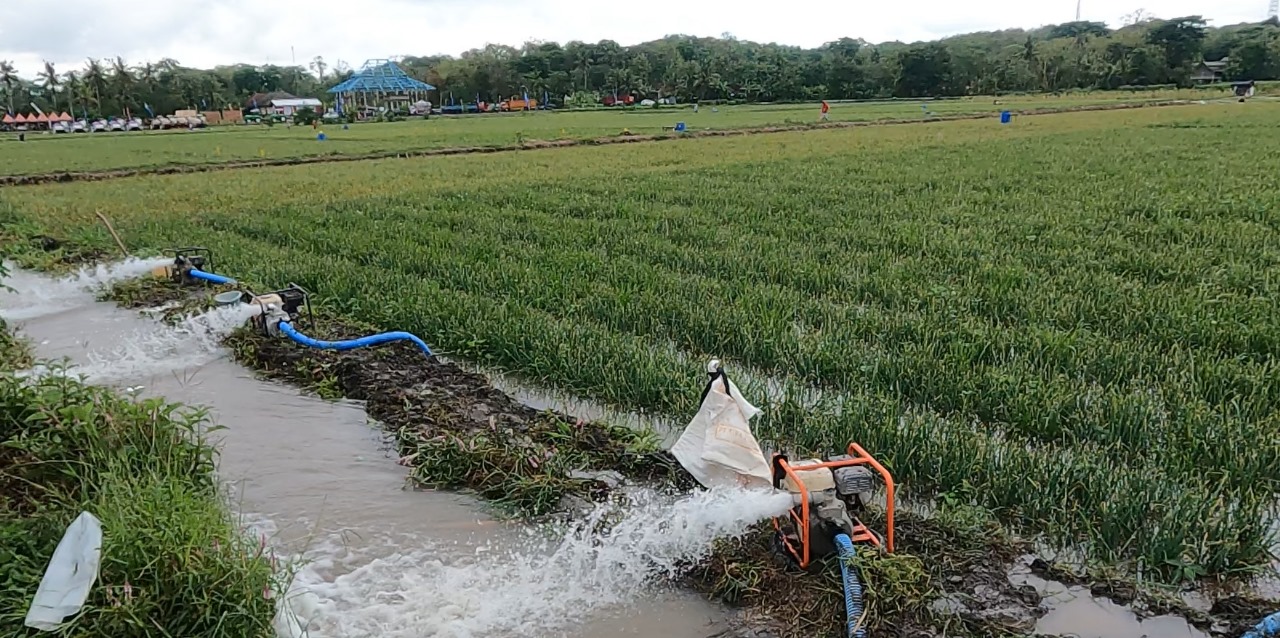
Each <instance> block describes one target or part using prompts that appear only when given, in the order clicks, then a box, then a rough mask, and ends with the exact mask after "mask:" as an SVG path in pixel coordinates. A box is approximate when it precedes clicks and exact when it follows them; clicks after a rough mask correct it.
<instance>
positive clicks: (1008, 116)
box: [1000, 111, 1013, 124]
mask: <svg viewBox="0 0 1280 638" xmlns="http://www.w3.org/2000/svg"><path fill="white" fill-rule="evenodd" d="M1011 121H1013V114H1012V113H1010V112H1008V111H1000V123H1001V124H1008V123H1009V122H1011Z"/></svg>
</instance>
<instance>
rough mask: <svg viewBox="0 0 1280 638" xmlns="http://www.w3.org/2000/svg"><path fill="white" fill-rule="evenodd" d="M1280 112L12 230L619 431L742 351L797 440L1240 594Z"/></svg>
mask: <svg viewBox="0 0 1280 638" xmlns="http://www.w3.org/2000/svg"><path fill="white" fill-rule="evenodd" d="M1276 108H1277V107H1276V106H1275V105H1272V104H1267V103H1250V104H1244V105H1239V104H1223V105H1205V106H1189V107H1186V108H1185V109H1182V108H1180V109H1168V110H1156V109H1143V110H1131V111H1123V112H1121V111H1115V112H1097V113H1078V114H1067V115H1054V116H1044V117H1039V118H1035V119H1027V120H1018V121H1016V123H1015V125H1011V126H1000V125H998V124H993V123H992V122H988V121H970V122H947V123H938V124H930V125H929V126H902V127H886V128H875V129H872V128H866V129H858V130H853V129H848V130H814V131H806V132H795V133H786V134H779V135H775V136H769V137H768V138H764V137H739V138H715V139H699V140H691V141H688V142H687V143H681V144H678V145H665V146H664V145H649V146H644V145H635V146H628V147H627V149H626V151H625V152H620V151H619V149H617V148H605V147H600V148H574V149H561V150H548V151H538V152H530V153H522V154H511V155H505V156H503V155H491V156H484V157H479V156H474V157H453V158H449V159H422V160H404V161H376V162H367V163H359V164H345V165H341V166H339V165H328V166H312V167H306V168H276V169H266V170H261V171H252V172H251V171H228V172H223V173H217V174H204V175H191V176H169V177H152V178H145V179H130V180H118V181H113V182H104V183H96V184H67V185H59V186H50V187H33V188H22V189H9V190H8V191H6V192H4V193H0V216H3V218H5V219H14V220H17V221H20V222H22V223H24V224H27V225H28V226H29V227H33V228H34V230H33V231H32V232H38V233H42V234H48V235H55V236H71V235H72V234H73V233H74V234H75V235H76V236H77V237H79V238H81V241H84V242H87V243H88V244H89V245H98V246H103V245H109V243H108V242H110V241H111V240H110V237H109V235H108V234H107V233H106V231H105V229H99V228H98V223H97V222H96V219H95V218H94V216H93V212H94V210H96V209H99V208H100V209H102V210H103V211H104V212H107V213H108V214H109V216H110V217H111V219H112V220H113V222H114V223H115V224H116V226H117V228H118V229H120V231H121V232H122V233H123V234H125V236H127V237H128V238H129V241H131V242H132V243H134V244H135V245H137V246H139V247H142V248H148V249H159V248H162V247H167V246H172V245H178V244H184V245H185V244H189V243H192V242H198V243H200V244H204V245H209V246H214V247H216V249H217V250H218V252H219V264H220V267H221V268H222V269H224V270H226V271H227V272H228V273H230V274H233V275H236V276H240V277H244V278H249V279H251V280H255V281H273V282H280V283H281V284H283V283H286V282H290V281H293V282H297V283H299V284H301V285H303V286H304V287H307V288H309V289H311V290H314V291H315V292H316V293H317V295H318V296H319V297H320V301H322V302H323V303H324V304H325V306H326V307H328V308H330V309H334V310H336V311H338V312H340V313H342V314H344V315H348V316H350V317H352V318H355V319H359V320H362V321H365V322H369V323H372V324H375V325H378V326H382V327H386V328H394V329H403V330H410V331H413V332H415V333H418V334H420V335H421V336H423V337H424V338H425V339H427V341H428V342H429V343H431V344H432V345H433V346H435V347H437V348H438V349H440V350H442V351H443V352H445V353H446V354H448V355H450V356H457V357H462V358H466V359H469V360H471V361H473V362H474V363H477V364H480V365H486V366H492V367H496V368H500V369H503V370H505V371H508V372H513V373H517V374H519V375H521V376H522V377H525V378H528V379H531V380H535V381H541V382H544V383H547V384H549V385H554V386H556V387H557V388H559V389H561V390H565V391H569V392H576V393H579V394H582V395H585V396H589V397H592V398H596V399H599V400H601V401H603V402H606V403H610V404H614V405H616V406H618V407H621V408H625V409H629V410H635V411H641V412H650V413H658V414H665V415H673V416H676V417H679V418H687V417H688V416H689V415H690V414H692V412H693V411H694V410H696V408H697V405H696V404H697V399H698V393H699V391H700V390H701V384H702V382H703V379H704V376H703V372H702V366H703V364H704V363H705V360H706V359H708V358H711V357H716V358H722V359H724V360H725V361H726V363H727V365H728V366H729V370H730V371H731V373H732V374H737V375H740V376H739V377H738V378H741V379H743V380H744V384H743V385H744V390H746V391H747V392H748V394H749V395H750V396H751V397H752V399H753V400H754V401H757V402H758V403H761V404H768V405H765V407H766V412H765V414H764V415H763V416H762V417H761V420H760V422H759V425H758V429H759V433H760V435H761V437H762V438H763V439H766V440H768V441H770V442H773V443H775V444H776V445H777V446H778V447H781V448H786V449H794V450H798V451H803V452H807V453H826V452H830V451H833V450H838V449H842V448H843V446H844V445H845V444H846V443H847V442H848V441H849V440H851V439H853V440H858V441H860V442H862V443H863V444H864V445H866V446H867V447H868V449H871V450H872V451H873V452H874V453H875V454H877V455H878V456H880V457H882V458H883V459H884V460H885V461H887V462H888V463H890V464H891V466H892V468H893V471H894V472H895V475H897V476H899V477H900V479H901V480H902V481H903V482H904V484H905V486H906V489H907V490H909V493H911V494H914V495H918V496H928V495H931V494H935V493H956V491H957V490H961V489H962V488H963V490H964V493H965V494H966V495H967V497H968V498H969V499H970V500H972V501H973V502H974V503H976V504H977V505H980V506H981V507H983V508H984V509H986V510H988V511H990V512H991V513H992V515H993V516H995V517H997V518H998V519H999V520H1001V521H1003V522H1004V523H1006V524H1008V525H1010V526H1012V527H1015V528H1017V529H1019V530H1022V531H1026V532H1033V533H1040V534H1043V535H1045V537H1046V538H1047V539H1049V540H1051V541H1053V542H1057V543H1059V544H1063V545H1071V546H1076V547H1079V548H1081V549H1082V550H1083V551H1084V552H1085V553H1086V554H1087V555H1089V556H1090V557H1093V558H1095V559H1098V560H1105V561H1110V562H1116V563H1124V564H1125V565H1127V566H1129V567H1131V568H1133V569H1136V568H1137V567H1138V566H1139V565H1140V566H1141V568H1142V569H1143V570H1144V572H1146V573H1150V574H1156V575H1159V576H1161V577H1163V578H1166V579H1169V580H1177V579H1180V578H1185V577H1186V576H1187V575H1188V574H1192V575H1199V574H1207V575H1216V576H1225V575H1232V574H1239V573H1244V572H1248V571H1250V570H1256V569H1258V568H1260V567H1262V566H1265V565H1267V564H1268V562H1269V560H1270V559H1271V557H1270V555H1269V553H1270V548H1271V542H1272V541H1273V539H1272V538H1271V533H1270V529H1271V528H1270V527H1269V526H1270V524H1271V523H1272V522H1273V521H1274V516H1275V511H1274V510H1275V508H1274V502H1275V497H1276V493H1277V490H1278V489H1280V477H1277V475H1276V473H1275V471H1274V468H1275V467H1277V463H1278V462H1280V416H1277V415H1280V383H1277V381H1276V380H1277V378H1280V376H1277V372H1278V371H1280V370H1278V366H1280V363H1278V362H1277V352H1280V322H1278V321H1277V316H1276V313H1275V299H1276V298H1277V293H1278V292H1280V291H1277V288H1276V286H1277V281H1278V280H1277V278H1276V277H1275V272H1276V268H1277V266H1280V252H1278V251H1277V248H1276V247H1277V246H1280V241H1277V236H1276V234H1277V229H1278V227H1280V219H1277V217H1276V214H1275V212H1274V211H1275V210H1277V206H1276V205H1277V204H1280V188H1276V187H1275V186H1274V184H1272V183H1271V182H1269V181H1267V180H1266V179H1263V178H1261V177H1260V176H1264V175H1269V174H1272V173H1273V172H1275V171H1276V170H1278V169H1280V158H1277V157H1274V156H1273V154H1271V153H1268V152H1266V151H1265V150H1264V149H1262V148H1255V147H1247V146H1246V147H1242V146H1241V145H1240V144H1239V140H1240V139H1248V138H1255V137H1256V138H1263V137H1264V136H1265V135H1267V134H1268V132H1269V131H1270V127H1271V122H1272V121H1273V119H1274V117H1275V115H1276ZM1188 121H1191V122H1200V121H1207V122H1212V123H1214V124H1216V125H1218V126H1214V127H1207V126H1196V127H1175V126H1173V125H1177V124H1179V123H1185V122H1188ZM524 130H528V129H524ZM431 473H432V474H433V475H434V474H437V473H439V474H441V475H446V474H445V473H444V470H443V469H441V470H440V471H439V472H431ZM446 476H447V475H446ZM437 478H438V477H437ZM544 487H545V486H543V485H539V484H535V483H530V484H529V485H528V486H527V488H528V493H529V494H532V495H535V498H537V497H536V495H537V494H538V493H540V492H539V490H541V489H543V488H544ZM1189 566H1190V567H1189ZM744 582H746V581H744Z"/></svg>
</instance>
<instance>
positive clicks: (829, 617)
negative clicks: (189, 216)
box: [110, 279, 1272, 638]
mask: <svg viewBox="0 0 1280 638" xmlns="http://www.w3.org/2000/svg"><path fill="white" fill-rule="evenodd" d="M228 288H230V287H225V286H224V287H204V288H201V287H194V288H179V287H178V286H176V285H174V284H172V283H170V282H167V281H161V280H155V279H140V280H134V281H131V282H126V283H124V284H120V285H117V286H116V287H115V288H114V289H113V290H112V291H111V293H110V297H111V298H112V299H114V300H116V301H117V303H119V304H121V305H123V306H126V307H131V308H139V309H140V308H155V307H164V308H166V310H165V311H164V312H165V313H166V314H168V316H170V317H176V316H180V315H182V314H186V313H189V312H192V311H199V310H203V309H205V308H207V307H208V304H209V299H210V296H211V293H215V292H218V291H220V290H223V289H228ZM298 327H299V329H300V330H302V331H303V332H304V333H305V334H307V335H308V336H312V337H315V338H319V339H344V338H352V337H357V336H364V335H368V334H371V333H374V332H378V330H375V329H374V327H372V326H367V325H361V324H359V323H357V322H353V321H350V320H346V319H340V318H336V317H333V316H329V315H326V314H324V313H321V314H320V315H318V316H317V318H316V321H315V324H314V325H310V326H308V325H299V326H298ZM227 345H228V346H229V347H230V348H231V349H232V351H233V353H234V356H235V358H236V360H237V361H239V362H240V363H242V364H243V365H246V366H248V367H250V368H252V369H254V370H256V371H257V372H258V373H259V374H261V375H263V376H266V377H269V378H273V379H277V380H282V381H287V382H290V383H292V384H295V385H298V386H302V387H303V388H306V389H308V390H310V391H312V392H315V393H317V394H320V395H321V396H325V397H329V398H338V397H346V398H349V399H355V400H361V401H364V402H365V403H366V410H367V411H368V413H369V415H370V416H372V417H373V418H374V419H377V420H378V421H380V422H381V423H382V424H384V426H385V429H386V432H387V434H388V436H389V437H390V438H391V440H392V442H393V443H394V445H395V446H396V448H397V450H398V452H399V454H400V455H401V459H400V461H401V463H402V464H403V465H405V466H407V467H408V468H409V469H410V472H411V480H412V481H413V482H414V483H415V484H416V485H418V486H421V487H443V488H453V489H467V490H474V491H475V492H478V493H479V494H481V495H482V496H484V497H486V498H488V499H490V500H492V501H495V502H497V503H500V504H504V505H506V506H508V507H509V508H510V509H511V511H512V512H513V513H517V514H520V515H525V516H527V515H539V514H547V513H552V512H559V511H565V510H566V509H574V508H575V507H577V506H581V505H582V504H583V503H584V502H585V501H589V500H598V499H600V498H602V497H604V496H605V495H606V494H607V493H608V492H609V491H610V490H612V489H613V488H615V487H617V486H618V485H619V484H620V483H623V482H625V481H645V482H647V483H650V484H653V483H657V484H661V485H670V486H672V488H673V489H688V488H690V487H692V481H691V480H690V479H689V477H688V476H687V474H686V473H684V472H683V471H682V470H681V469H680V467H679V465H678V463H676V462H675V460H674V459H673V458H672V457H671V456H670V454H668V453H666V452H662V451H659V450H657V449H656V442H655V441H654V440H651V439H648V438H646V437H644V436H642V435H640V434H639V433H637V432H635V431H633V430H630V429H628V428H623V427H619V426H610V425H606V424H600V423H592V422H585V421H581V420H577V419H573V418H571V417H568V416H566V415H563V414H558V413H555V412H550V411H538V410H534V409H532V408H530V407H528V406H525V405H524V404H522V403H520V402H518V401H516V400H515V399H513V398H511V397H510V396H508V395H506V394H504V393H503V392H501V391H499V390H497V389H495V388H494V387H493V386H492V385H491V384H490V383H489V381H488V379H486V378H485V377H484V376H483V375H481V374H477V373H474V372H470V371H467V370H464V369H462V368H460V367H458V366H457V365H454V364H452V363H447V362H443V361H440V360H438V359H435V358H429V357H427V356H425V355H424V353H423V352H421V351H420V350H418V349H416V348H415V347H413V346H412V345H408V344H405V343H403V342H398V343H394V344H387V345H384V346H380V347H377V348H367V349H360V350H355V351H350V352H342V353H339V352H333V351H319V350H313V349H306V348H301V347H298V346H296V345H295V344H293V343H292V342H290V341H288V340H286V339H282V338H278V337H266V336H264V335H261V334H259V333H257V332H255V331H253V330H251V329H243V330H241V331H239V332H237V333H235V334H233V335H232V336H231V337H230V338H229V339H228V340H227ZM968 514H970V515H968V516H964V515H961V516H951V515H945V513H939V514H938V515H935V516H933V517H930V518H924V517H920V516H916V515H912V514H910V513H905V512H899V514H898V518H897V524H896V538H897V543H898V547H897V552H896V553H895V554H893V555H892V556H887V555H877V554H866V555H862V556H860V557H859V559H858V564H859V571H860V573H861V574H862V580H863V583H864V587H865V594H864V596H865V600H866V602H867V609H868V613H867V615H866V618H865V619H864V622H865V626H866V627H867V628H868V629H869V630H870V633H871V635H875V636H891V637H904V638H908V637H909V638H918V637H919V638H923V637H934V636H938V637H940V636H1028V635H1032V633H1033V632H1034V628H1035V625H1036V621H1037V619H1038V618H1039V617H1041V616H1042V615H1043V614H1044V613H1045V611H1046V608H1045V606H1044V605H1042V604H1041V602H1042V600H1041V595H1040V594H1039V593H1038V592H1037V591H1036V589H1035V588H1034V587H1031V586H1027V585H1022V586H1017V585H1014V584H1013V583H1011V582H1010V579H1009V569H1010V565H1012V564H1014V563H1016V562H1017V561H1018V560H1019V559H1020V558H1022V557H1026V556H1027V555H1028V554H1030V553H1031V552H1032V548H1031V546H1030V544H1029V543H1027V542H1025V541H1023V540H1020V539H1018V538H1015V537H1012V536H1009V535H1008V534H1007V533H1006V532H1005V531H1003V530H1002V528H1000V526H998V525H996V524H994V523H991V522H990V521H989V520H988V519H986V518H984V517H982V516H975V515H972V514H973V513H968ZM867 523H868V525H870V526H871V527H873V528H878V527H879V526H880V525H881V523H880V522H879V521H876V520H875V519H874V515H872V517H871V519H870V520H868V521H867ZM1031 570H1032V571H1033V572H1035V573H1037V574H1038V575H1040V576H1042V577H1044V578H1047V579H1052V580H1056V581H1060V582H1063V583H1065V584H1079V585H1083V586H1086V587H1091V589H1092V591H1093V593H1094V595H1095V596H1098V597H1105V598H1110V599H1112V600H1113V601H1114V602H1116V603H1118V604H1122V605H1130V606H1131V607H1132V608H1133V610H1134V611H1135V612H1136V613H1137V614H1138V615H1140V616H1155V615H1162V614H1173V615H1179V616H1183V617H1185V618H1187V619H1188V621H1189V622H1191V623H1192V624H1194V625H1195V626H1197V627H1199V628H1201V629H1204V630H1206V631H1209V632H1211V633H1212V634H1213V635H1219V636H1228V635H1230V636H1234V635H1239V634H1240V633H1241V632H1242V631H1244V630H1245V629H1247V628H1248V627H1250V626H1252V625H1253V623H1256V622H1257V621H1258V620H1259V619H1260V618H1262V617H1263V616H1265V615H1266V614H1267V613H1270V612H1271V611H1272V610H1270V609H1269V608H1268V603H1266V602H1265V601H1262V600H1255V599H1251V598H1248V597H1244V596H1234V597H1229V598H1224V599H1222V600H1219V601H1218V602H1217V603H1216V604H1214V606H1213V608H1212V609H1211V610H1209V611H1208V612H1204V611H1197V610H1195V609H1192V608H1191V607H1189V606H1188V605H1186V604H1185V603H1183V602H1182V601H1180V600H1178V599H1176V598H1175V597H1172V596H1171V597H1169V598H1167V599H1166V598H1158V597H1155V596H1152V595H1150V594H1148V593H1144V592H1142V591H1140V590H1138V589H1137V588H1135V587H1133V586H1132V585H1131V584H1126V583H1125V582H1123V581H1121V580H1114V579H1107V578H1105V577H1103V576H1102V575H1100V574H1085V575H1079V574H1076V573H1074V572H1071V571H1070V570H1068V569H1066V568H1064V567H1061V566H1058V565H1053V564H1050V563H1047V562H1045V561H1043V560H1039V559H1036V560H1034V561H1032V563H1031ZM686 584H688V585H689V586H691V587H692V588H693V589H695V590H697V591H699V592H702V593H704V594H706V595H708V596H710V597H711V598H713V599H717V600H720V601H722V602H724V603H726V604H729V605H730V606H733V607H737V608H738V609H739V610H740V612H741V614H742V617H743V618H745V619H748V621H749V622H748V624H747V625H746V627H747V629H740V630H739V631H738V632H735V634H734V635H759V636H765V635H777V636H781V637H783V638H791V637H793V636H794V637H797V638H799V637H801V636H803V637H805V638H812V637H814V636H842V635H843V632H844V620H845V619H844V611H843V610H844V604H843V590H842V585H841V580H840V573H839V568H838V564H836V563H835V562H834V560H828V561H826V562H823V563H820V564H819V565H818V566H817V568H816V569H814V570H811V571H809V572H801V571H799V570H797V569H796V568H795V567H794V566H793V565H790V564H788V563H787V562H786V561H785V560H784V559H782V558H781V557H780V556H779V554H778V552H777V551H775V549H774V546H773V530H772V526H771V525H770V524H762V525H759V526H757V527H756V528H755V529H754V530H753V531H752V533H750V534H749V535H747V536H746V537H745V538H743V539H741V540H738V541H722V542H720V543H718V544H717V547H716V551H715V552H714V554H713V555H712V557H711V558H710V559H708V560H707V561H705V562H704V563H702V564H700V565H696V566H690V570H689V572H688V575H687V578H686ZM742 632H745V633H742Z"/></svg>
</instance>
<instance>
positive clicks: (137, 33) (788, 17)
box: [0, 0, 1267, 77]
mask: <svg viewBox="0 0 1280 638" xmlns="http://www.w3.org/2000/svg"><path fill="white" fill-rule="evenodd" d="M3 4H4V15H3V18H0V59H10V60H14V61H15V62H16V63H17V65H18V69H19V72H20V73H21V74H22V75H23V76H26V77H31V76H34V75H35V73H36V72H37V71H38V70H39V69H40V68H41V67H42V66H43V64H42V61H43V60H51V61H53V62H55V63H57V64H58V65H59V66H60V68H62V69H63V70H65V69H67V68H70V67H72V66H83V64H84V61H85V59H86V58H89V57H98V58H112V57H115V56H122V57H124V59H125V60H126V61H128V62H129V63H138V62H142V61H145V60H158V59H160V58H163V57H170V58H175V59H177V60H178V61H180V62H182V63H183V64H186V65H191V66H200V67H209V66H213V65H217V64H228V63H233V62H250V63H265V62H272V63H277V64H281V63H286V64H287V63H290V62H291V61H292V60H293V59H294V58H295V57H296V59H297V61H298V62H299V63H304V62H306V61H308V60H310V59H312V58H314V57H315V56H317V55H320V56H324V58H325V59H326V60H327V61H329V62H330V63H331V64H332V63H333V62H335V61H337V60H344V61H346V62H347V63H348V64H350V65H351V66H353V67H358V66H359V65H360V64H361V63H362V62H363V61H364V60H365V59H368V58H381V57H389V56H394V55H401V54H415V55H424V54H431V53H450V54H457V53H460V52H462V51H464V50H466V49H470V48H476V47H480V46H483V45H484V44H486V43H490V42H493V43H503V44H513V45H518V44H520V43H522V42H524V41H526V40H529V39H535V38H536V39H542V40H554V41H559V42H565V41H568V40H575V39H577V40H585V41H590V42H594V41H597V40H601V39H612V40H617V41H618V42H621V43H622V44H634V43H637V42H642V41H645V40H651V39H655V38H660V37H662V36H664V35H667V34H670V33H687V34H693V35H700V36H718V35H720V34H721V33H726V32H727V33H732V34H734V35H735V36H737V37H739V38H742V39H746V40H757V41H766V42H769V41H773V42H782V43H786V44H796V45H802V46H816V45H819V44H821V43H823V42H827V41H830V40H834V39H837V38H840V37H844V36H849V37H855V38H864V39H866V40H869V41H872V42H882V41H886V40H903V41H908V42H909V41H916V40H927V39H933V38H937V37H940V36H945V35H952V34H955V33H963V32H968V31H975V30H984V31H985V30H994V29H1005V28H1014V27H1036V26H1039V25H1043V24H1050V23H1056V22H1063V21H1068V20H1071V19H1072V18H1073V17H1074V15H1075V3H1074V2H1071V1H1070V0H969V1H968V2H957V1H955V0H916V1H915V2H903V1H898V2H879V1H877V2H869V1H867V0H835V1H829V2H821V1H816V0H815V1H811V2H802V3H797V4H795V5H788V6H787V7H786V10H783V11H779V10H778V7H777V6H775V5H766V4H759V3H756V4H753V3H750V2H747V3H743V2H741V1H737V2H730V1H729V0H703V1H702V2H696V3H695V2H685V1H682V0H647V1H645V2H638V3H637V2H592V1H590V0H535V1H534V2H525V3H514V2H509V1H505V2H504V1H503V0H467V1H465V2H464V1H462V0H358V1H352V0H277V1H275V2H261V1H259V0H215V1H212V2H210V1H209V0H199V1H196V0H168V1H167V2H160V3H152V4H148V5H145V6H141V5H139V6H136V7H135V6H133V5H113V4H110V3H103V2H101V0H59V1H58V2H56V3H50V2H48V0H5V1H4V2H3ZM1129 5H1132V6H1129ZM1266 5H1267V2H1266V0H1121V1H1120V2H1119V3H1116V2H1110V3H1102V2H1099V1H1098V0H1085V1H1084V4H1083V10H1082V17H1083V18H1084V19H1087V20H1098V21H1104V22H1108V23H1111V24H1112V25H1113V26H1114V25H1118V23H1119V21H1120V18H1121V16H1122V15H1124V14H1127V13H1129V12H1131V11H1133V10H1134V9H1137V8H1143V9H1146V10H1147V11H1149V12H1151V13H1153V14H1155V15H1156V16H1159V17H1166V18H1168V17H1177V16H1182V15H1194V14H1200V15H1204V16H1205V17H1206V18H1208V19H1209V20H1210V21H1211V24H1215V25H1223V24H1233V23H1237V22H1244V21H1257V20H1260V19H1262V18H1264V17H1265V13H1266V8H1267V7H1266ZM290 47H292V50H291V48H290Z"/></svg>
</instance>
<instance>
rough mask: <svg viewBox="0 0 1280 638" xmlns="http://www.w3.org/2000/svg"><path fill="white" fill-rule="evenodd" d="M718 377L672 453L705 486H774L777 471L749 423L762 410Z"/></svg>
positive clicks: (721, 376)
mask: <svg viewBox="0 0 1280 638" xmlns="http://www.w3.org/2000/svg"><path fill="white" fill-rule="evenodd" d="M725 381H726V378H725V377H724V376H723V375H718V376H717V377H716V378H715V379H714V380H713V381H712V382H711V390H710V391H709V392H707V397H706V398H705V399H703V401H702V407H701V408H699V409H698V413H697V414H696V415H694V417H693V421H691V422H689V425H688V426H686V427H685V429H684V433H683V434H681V435H680V439H679V440H678V441H676V444H675V445H674V446H672V448H671V453H672V454H673V455H674V456H675V457H676V460H677V461H679V462H680V465H681V466H683V467H684V469H685V471H687V472H689V474H692V475H693V478H695V479H697V480H698V482H699V483H701V484H702V485H703V487H707V488H711V487H714V486H717V485H740V486H744V487H766V488H767V487H772V486H773V469H772V468H771V467H770V466H769V462H768V461H767V460H766V459H765V458H764V452H762V451H760V444H759V443H758V442H757V441H756V437H755V435H753V434H752V433H751V425H750V423H749V421H750V420H751V418H752V417H754V416H755V415H757V414H759V413H760V410H759V409H757V408H756V407H755V406H753V405H751V404H750V403H748V402H747V400H746V399H744V398H743V397H742V394H741V393H740V392H738V387H737V386H736V385H734V383H733V381H729V382H728V383H729V393H728V394H725V390H724V386H725Z"/></svg>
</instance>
